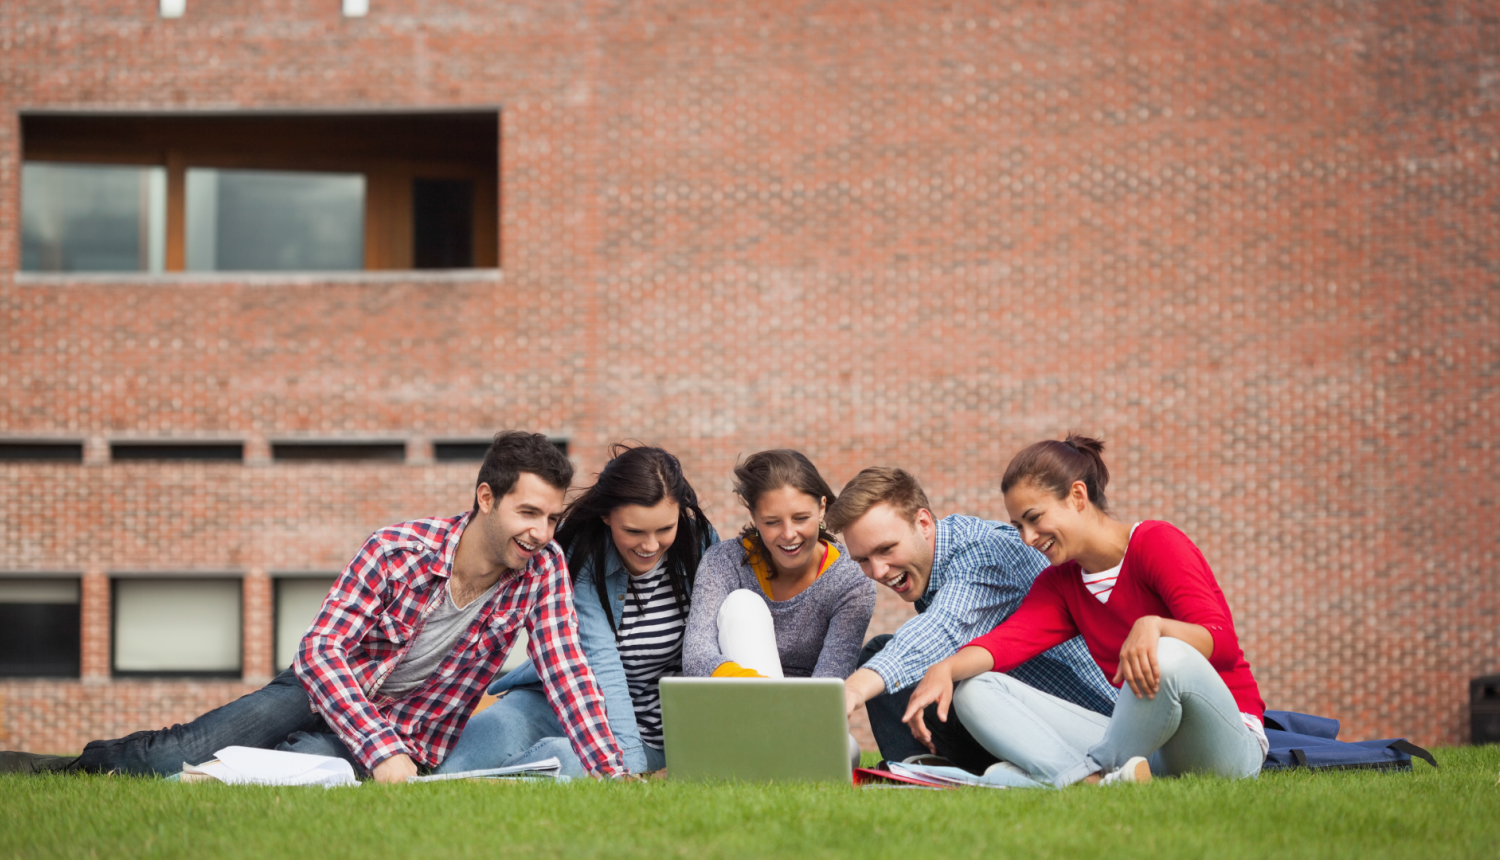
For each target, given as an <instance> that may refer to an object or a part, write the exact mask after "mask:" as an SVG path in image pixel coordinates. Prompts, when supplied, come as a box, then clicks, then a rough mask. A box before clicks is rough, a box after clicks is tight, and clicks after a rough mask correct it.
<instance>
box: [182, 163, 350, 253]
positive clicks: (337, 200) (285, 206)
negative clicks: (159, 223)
mask: <svg viewBox="0 0 1500 860" xmlns="http://www.w3.org/2000/svg"><path fill="white" fill-rule="evenodd" d="M364 217H365V177H364V175H363V174H360V173H312V172H307V173H298V172H293V171H278V170H218V169H215V168H207V167H205V168H192V169H189V170H188V172H187V267H188V271H190V272H231V271H315V270H329V269H332V270H338V269H362V268H364V260H365V249H364V234H365V221H364Z"/></svg>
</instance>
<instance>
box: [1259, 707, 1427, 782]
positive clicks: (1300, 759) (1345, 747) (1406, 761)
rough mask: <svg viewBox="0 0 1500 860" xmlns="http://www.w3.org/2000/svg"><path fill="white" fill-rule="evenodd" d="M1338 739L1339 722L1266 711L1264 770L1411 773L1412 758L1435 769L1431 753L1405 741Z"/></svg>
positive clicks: (1291, 713) (1303, 715)
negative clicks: (1391, 771)
mask: <svg viewBox="0 0 1500 860" xmlns="http://www.w3.org/2000/svg"><path fill="white" fill-rule="evenodd" d="M1338 736H1339V721H1338V720H1334V719H1330V718H1328V717H1315V716H1313V715H1312V714H1299V713H1296V712H1294V711H1266V740H1268V741H1270V742H1271V751H1270V752H1269V753H1267V754H1266V763H1265V765H1264V767H1263V769H1264V770H1285V769H1289V768H1294V767H1305V768H1308V769H1310V770H1353V769H1359V768H1375V769H1378V770H1411V757H1412V756H1416V757H1417V758H1420V759H1422V760H1423V761H1425V762H1427V763H1428V764H1430V765H1432V766H1433V767H1437V766H1438V763H1437V759H1435V758H1433V757H1432V753H1430V752H1428V751H1427V750H1424V749H1422V748H1421V747H1419V746H1417V745H1416V744H1414V743H1411V742H1409V741H1407V740H1406V739H1405V738H1398V739H1395V740H1390V739H1387V740H1381V741H1355V742H1353V743H1347V742H1344V741H1340V740H1337V738H1338Z"/></svg>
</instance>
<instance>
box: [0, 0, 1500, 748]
mask: <svg viewBox="0 0 1500 860" xmlns="http://www.w3.org/2000/svg"><path fill="white" fill-rule="evenodd" d="M372 5H373V7H374V8H373V9H372V12H371V14H370V15H369V17H367V18H364V19H357V20H343V19H341V18H339V17H338V4H337V3H335V2H332V0H329V2H325V3H318V4H305V3H285V2H275V3H273V2H265V3H252V2H248V0H245V1H244V2H234V3H230V2H193V3H189V4H188V12H187V15H186V16H185V17H184V18H182V19H180V20H177V21H161V20H158V19H157V18H156V17H155V7H156V4H155V3H154V2H150V0H131V2H123V0H120V2H75V3H67V4H62V3H53V4H35V3H34V4H7V5H6V6H4V7H3V8H0V34H3V39H4V50H3V51H0V332H3V335H4V337H3V341H4V345H5V346H4V352H3V357H0V389H3V390H4V391H5V392H6V393H5V397H4V399H3V402H0V434H6V435H10V436H30V435H57V436H66V437H75V438H87V439H89V440H91V441H90V446H91V448H90V450H91V451H100V450H102V449H103V446H104V445H105V443H106V442H107V440H108V439H111V438H127V437H131V438H140V437H165V436H210V435H214V436H228V437H233V438H246V439H248V440H249V441H250V443H251V447H252V450H255V451H259V452H260V453H261V456H260V457H257V458H256V459H255V461H254V463H253V464H247V465H246V466H242V467H241V466H233V467H231V466H219V465H204V466H176V467H162V466H149V465H144V464H118V465H111V464H107V463H96V464H93V465H86V466H82V467H79V466H72V467H64V466H48V465H35V466H20V465H4V466H0V511H3V512H4V515H5V516H6V517H7V519H8V520H9V521H10V522H11V523H12V534H13V535H15V538H14V539H13V541H12V545H11V547H10V552H9V553H8V557H7V561H6V562H5V563H4V564H5V566H6V567H7V568H8V569H14V570H73V571H79V572H82V571H89V572H92V573H96V574H99V575H102V574H103V573H105V572H107V571H111V570H120V569H131V570H140V569H152V568H166V569H174V570H180V569H185V568H186V569H191V568H202V569H214V570H223V569H226V568H229V569H236V570H247V571H248V570H252V569H254V570H266V571H274V570H278V569H314V568H318V569H330V568H333V567H337V566H338V565H340V564H341V563H342V562H343V561H344V560H345V558H346V557H347V556H348V555H349V554H350V553H352V552H353V550H354V549H355V548H356V547H357V546H358V544H359V542H360V540H361V538H362V537H363V536H364V535H365V534H366V533H367V532H368V531H369V530H370V529H372V528H375V527H377V526H379V525H381V524H383V523H385V522H389V521H394V520H397V519H402V518H406V517H411V516H418V515H425V514H431V513H451V512H456V511H458V510H461V509H463V508H464V507H465V506H466V505H467V502H468V493H469V486H470V484H471V482H472V478H473V476H472V474H471V472H472V471H473V470H472V469H470V468H467V467H459V466H449V465H380V466H371V467H350V466H327V467H323V466H304V465H285V464H282V465H277V464H268V463H267V462H266V460H265V457H264V453H265V447H264V446H265V444H266V440H269V439H273V438H279V437H284V436H296V435H305V436H329V437H339V436H345V435H363V436H381V437H399V438H411V439H415V440H417V445H416V447H420V445H421V444H423V443H422V440H427V439H431V438H442V437H444V436H464V435H470V434H477V433H487V432H490V431H492V430H493V429H495V428H497V427H501V426H522V427H530V428H535V429H538V430H541V431H544V432H547V433H550V434H556V435H560V436H566V437H568V438H570V439H571V440H572V442H573V447H574V451H575V452H576V453H577V456H578V459H579V462H580V465H581V466H582V467H583V470H584V471H585V472H587V471H589V470H592V469H595V468H597V466H598V465H599V463H600V461H601V458H602V456H603V451H604V446H605V444H606V443H608V442H609V441H611V440H614V439H618V438H622V437H633V438H639V439H644V440H650V441H652V442H657V443H660V444H663V445H666V446H668V447H670V448H671V449H673V450H674V451H677V452H678V453H679V454H680V455H681V456H682V457H683V460H684V462H685V464H686V466H687V468H688V469H689V473H690V475H691V476H692V477H693V479H694V480H695V483H696V484H697V486H698V487H699V488H700V489H701V490H702V491H703V494H704V496H705V497H706V499H707V501H708V503H709V505H710V510H711V515H712V516H713V517H714V518H715V521H716V522H718V523H719V524H720V526H721V527H722V528H725V529H729V528H732V527H733V526H734V525H736V524H737V523H738V522H739V521H740V513H739V512H738V511H737V510H736V509H735V507H734V505H733V503H732V499H731V497H730V496H729V493H728V488H729V471H730V468H731V467H732V465H733V463H734V460H735V458H736V456H738V455H741V454H743V453H747V452H750V451H753V450H756V449H759V448H763V447H768V446H778V445H792V446H796V447H799V448H801V449H803V450H804V451H806V452H807V453H808V454H809V455H810V456H812V457H813V459H814V460H815V461H816V462H817V463H819V465H820V466H821V467H822V468H823V469H824V471H825V472H826V473H827V475H828V476H829V478H830V479H831V481H832V482H833V483H834V484H835V485H837V484H838V483H839V482H841V481H843V480H846V479H847V478H848V477H849V476H851V475H852V474H853V473H854V472H855V471H856V470H857V469H858V468H860V467H862V466H864V465H868V464H874V463H890V464H898V465H902V466H905V467H907V468H909V469H911V470H912V471H913V472H915V473H916V474H917V475H918V476H919V477H920V478H921V479H922V480H923V481H924V482H925V484H926V485H927V487H928V490H929V492H930V494H931V495H932V497H933V501H934V503H935V504H936V506H937V507H938V509H939V513H950V512H965V513H974V514H981V515H988V516H1003V510H1002V505H1001V500H1000V498H999V494H998V490H997V487H996V484H997V480H998V476H999V474H1000V472H1001V470H1002V469H1003V468H1004V465H1005V462H1006V460H1007V459H1008V457H1009V456H1010V455H1011V454H1012V453H1014V452H1015V451H1016V450H1017V449H1019V448H1020V447H1021V446H1023V445H1025V444H1026V443H1029V442H1031V441H1034V440H1035V439H1037V438H1040V437H1043V436H1051V435H1056V434H1058V433H1060V432H1062V431H1064V430H1066V429H1069V428H1080V429H1085V430H1090V431H1093V432H1096V433H1100V434H1103V436H1104V437H1105V438H1106V439H1107V440H1108V442H1109V444H1110V455H1109V462H1110V465H1111V466H1112V468H1113V471H1114V482H1113V484H1112V485H1111V493H1112V496H1113V499H1114V501H1115V505H1116V507H1117V508H1118V510H1119V512H1120V514H1121V516H1123V517H1125V518H1144V517H1152V518H1161V519H1168V520H1171V521H1173V522H1175V523H1177V524H1178V525H1179V526H1181V527H1182V528H1183V529H1185V530H1186V531H1187V533H1188V534H1189V535H1191V536H1192V537H1193V538H1194V539H1195V540H1196V541H1197V542H1198V544H1199V546H1200V547H1202V549H1203V551H1204V552H1205V554H1206V555H1207V557H1208V559H1209V560H1210V562H1211V563H1212V564H1213V565H1214V567H1215V570H1216V571H1217V573H1218V575H1219V578H1220V580H1221V582H1222V584H1223V586H1224V589H1225V591H1226V593H1227V594H1228V596H1229V599H1230V601H1231V605H1232V606H1233V608H1234V610H1235V612H1236V618H1237V621H1238V623H1239V626H1240V629H1241V632H1242V642H1243V644H1244V646H1245V649H1246V651H1247V653H1248V656H1249V659H1250V661H1251V663H1252V665H1253V666H1254V668H1255V670H1256V673H1257V676H1258V678H1259V679H1260V681H1261V687H1262V690H1263V692H1264V693H1265V698H1266V699H1267V701H1268V702H1269V703H1271V704H1272V705H1273V706H1276V707H1285V708H1292V709H1302V710H1310V711H1315V712H1319V713H1326V714H1330V715H1334V716H1337V717H1340V718H1341V719H1343V720H1344V725H1345V729H1346V732H1347V733H1348V734H1350V735H1354V736H1391V735H1406V736H1409V737H1411V738H1413V739H1414V740H1416V741H1418V742H1425V743H1455V742H1459V741H1460V740H1461V739H1463V738H1465V737H1466V735H1467V719H1466V716H1465V695H1466V687H1465V681H1466V679H1467V678H1469V677H1471V676H1474V675H1478V674H1481V673H1490V672H1496V671H1500V633H1497V630H1500V616H1497V613H1500V577H1497V574H1496V572H1495V565H1496V560H1497V540H1500V539H1497V530H1496V528H1495V526H1496V523H1497V509H1496V504H1497V494H1496V490H1495V488H1494V484H1493V480H1494V475H1495V474H1496V472H1497V469H1496V467H1497V465H1500V464H1497V457H1496V448H1495V443H1494V441H1493V440H1494V436H1495V432H1494V429H1495V415H1496V409H1497V406H1500V402H1497V396H1500V395H1497V391H1500V389H1497V384H1496V373H1497V367H1500V357H1497V353H1496V349H1497V347H1496V344H1497V342H1500V338H1497V336H1496V335H1497V324H1496V314H1497V310H1496V307H1495V305H1496V297H1497V286H1496V284H1497V281H1496V279H1497V275H1496V272H1497V271H1500V252H1497V251H1496V250H1495V243H1494V241H1493V240H1494V237H1495V236H1496V235H1497V227H1500V223H1497V222H1500V214H1497V211H1500V209H1497V203H1496V201H1497V190H1500V182H1497V180H1500V175H1497V174H1500V133H1497V132H1500V128H1497V119H1500V55H1497V49H1496V48H1495V46H1496V45H1497V44H1500V41H1497V37H1500V6H1497V4H1495V3H1479V2H1467V3H1465V2H1430V3H1422V4H1413V3H1407V2H1401V3H1398V2H1370V3H1338V2H1307V3H1295V4H1272V3H1259V2H1245V3H1233V4H1229V3H1207V2H1157V3H1150V4H1142V3H1125V2H1049V3H1035V2H1029V3H1028V2H1003V3H1002V2H993V3H979V2H957V0H955V2H950V3H941V4H939V3H918V2H894V0H893V2H884V3H878V4H875V3H863V2H835V3H822V4H797V3H739V2H715V3H690V2H677V3H669V2H657V3H632V4H601V3H582V2H575V3H564V2H545V3H542V2H508V3H504V4H487V3H481V2H470V3H443V4H437V3H430V2H404V3H403V2H396V0H380V2H377V3H375V4H372ZM476 105H502V106H503V110H502V137H501V146H500V153H499V158H500V163H501V182H502V192H503V197H502V205H501V210H502V211H501V240H502V260H503V262H502V270H503V275H500V276H496V275H494V274H487V273H475V274H473V275H463V276H458V277H447V276H433V275H423V274H419V273H414V274H410V275H405V274H401V275H379V276H376V275H370V276H362V277H358V278H344V277H338V278H321V279H320V278H312V279H306V278H303V279H298V278H286V277H212V278H210V277H171V278H159V279H155V280H152V279H143V278H138V277H137V278H125V277H121V278H102V279H100V278H71V279H70V278H53V277H27V276H16V275H14V274H13V271H14V270H15V268H16V267H17V265H18V259H19V251H18V243H17V238H18V233H19V228H18V223H17V221H18V213H19V201H18V186H19V182H18V175H19V159H20V147H21V142H20V140H19V139H18V135H19V123H18V120H17V112H18V111H21V110H27V109H43V108H45V109H95V110H97V109H116V110H137V109H141V110H144V109H150V110H179V109H181V110H189V109H269V108H337V109H346V108H385V107H433V106H476ZM96 459H97V458H96ZM98 587H99V583H98V581H97V580H94V579H90V580H88V581H87V582H86V585H85V613H86V628H87V629H88V630H95V629H96V628H97V625H98V624H101V623H102V624H106V625H107V604H106V605H105V607H103V608H102V609H101V608H98V607H93V608H91V607H92V604H90V603H89V598H88V595H89V594H91V593H94V592H93V591H91V589H97V588H98ZM246 593H247V603H246V605H247V607H248V606H252V605H255V600H254V599H250V598H251V586H247V592H246ZM882 605H883V606H885V604H882ZM883 611H884V610H883ZM101 613H102V614H101ZM881 617H886V616H881ZM257 623H259V622H257ZM887 623H891V622H887ZM246 629H247V633H248V632H249V631H251V630H252V629H258V628H255V625H254V624H247V628H246ZM255 635H256V636H264V635H265V634H264V633H257V634H255ZM247 641H248V639H247ZM257 641H259V640H257ZM255 647H260V648H269V645H265V644H262V645H257V646H255ZM247 650H248V649H247ZM84 655H85V656H84V665H85V673H86V674H90V675H97V674H99V673H101V672H103V671H105V670H106V668H107V665H108V657H107V643H102V644H101V643H99V642H97V641H96V640H89V641H88V642H86V647H85V651H84ZM263 666H264V658H263V657H259V656H257V657H254V659H253V660H249V662H247V672H250V671H253V672H255V673H259V672H260V668H261V667H263ZM239 689H240V688H239V686H238V685H186V684H178V685H171V684H156V685H153V684H139V683H131V684H126V683H118V684H110V683H103V684H92V683H85V684H78V683H74V684H64V685H51V686H49V685H48V684H43V683H32V682H26V683H12V682H7V683H5V684H0V695H3V696H4V702H5V704H4V705H3V709H0V720H3V723H0V736H3V737H4V738H6V739H7V740H6V743H7V744H10V745H13V746H24V747H30V748H42V747H47V748H54V749H57V748H67V747H75V746H77V745H78V744H80V743H81V740H82V739H83V738H86V737H87V736H88V735H89V733H91V732H92V733H102V734H110V733H115V732H123V731H127V730H130V729H134V728H140V727H143V726H147V725H154V724H157V723H163V722H166V721H169V720H174V719H181V718H184V717H187V716H190V715H191V714H192V713H193V712H194V711H196V710H199V709H201V708H202V707H206V706H207V705H208V704H210V703H211V702H216V701H218V700H220V699H222V698H224V697H227V696H230V695H233V694H235V693H237V692H238V691H239ZM195 691H196V692H195ZM132 697H137V698H132ZM138 697H145V699H144V700H140V699H139V698H138ZM152 697H165V698H164V700H163V701H162V703H161V705H160V709H159V710H151V709H150V708H148V707H146V705H144V704H142V705H136V704H129V702H135V701H146V702H150V701H151V700H152ZM174 702H175V703H176V704H175V705H173V704H171V703H174ZM49 703H53V704H49ZM62 703H66V704H62ZM151 707H156V705H155V704H152V705H151ZM173 707H175V708H176V710H172V708H173ZM26 714H31V715H32V716H25V715H26ZM38 715H39V716H38ZM27 720H30V721H31V722H27ZM42 726H54V727H57V728H53V729H44V728H42ZM67 726H78V727H79V728H76V729H65V728H61V727H67ZM47 732H53V733H51V734H48V733H47ZM38 745H40V746H38Z"/></svg>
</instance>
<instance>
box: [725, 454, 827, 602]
mask: <svg viewBox="0 0 1500 860" xmlns="http://www.w3.org/2000/svg"><path fill="white" fill-rule="evenodd" d="M782 487H791V488H792V489H794V490H796V491H797V492H799V493H803V494H805V495H809V496H812V497H813V498H815V499H823V500H825V501H826V502H827V503H828V504H829V505H832V504H833V503H834V501H836V500H837V499H838V496H836V495H834V492H833V488H832V487H830V486H828V482H827V481H825V480H823V476H822V475H820V474H818V467H817V466H814V465H813V464H812V461H811V460H809V459H807V455H806V454H803V453H802V452H801V451H793V450H792V449H790V448H776V449H774V450H771V451H758V452H756V453H754V454H751V455H750V456H748V457H746V458H745V462H743V463H741V464H739V465H738V466H735V467H734V494H735V495H736V496H738V497H739V500H740V504H742V505H744V506H745V509H746V510H748V511H749V512H750V517H751V519H752V522H750V523H749V524H747V525H746V526H745V527H744V528H743V529H741V530H740V538H741V539H744V538H750V540H751V542H752V544H753V545H754V546H755V552H757V553H759V554H760V557H761V558H763V559H766V560H767V561H766V569H767V570H769V571H770V575H771V578H772V579H775V578H776V565H775V564H772V563H771V562H770V558H771V554H770V553H769V552H767V551H766V545H765V542H764V541H762V540H761V538H760V530H759V529H757V528H756V527H755V523H754V522H753V520H754V517H755V505H756V503H757V502H759V501H760V497H761V496H763V495H765V494H766V493H769V492H771V491H772V490H779V489H781V488H782ZM818 540H822V541H827V542H828V543H830V544H831V543H833V542H834V540H833V535H831V534H829V533H828V529H827V528H826V527H825V526H824V525H823V523H818Z"/></svg>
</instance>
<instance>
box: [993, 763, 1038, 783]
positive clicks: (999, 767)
mask: <svg viewBox="0 0 1500 860" xmlns="http://www.w3.org/2000/svg"><path fill="white" fill-rule="evenodd" d="M1002 771H1003V772H1005V773H1010V774H1014V775H1016V776H1022V777H1025V778H1026V779H1031V774H1029V773H1027V772H1026V771H1024V770H1021V768H1020V767H1018V766H1016V765H1013V764H1011V763H1010V762H1008V761H997V762H995V763H994V764H992V765H990V766H989V767H987V768H985V769H984V775H985V776H993V775H994V774H997V773H1000V772H1002Z"/></svg>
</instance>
